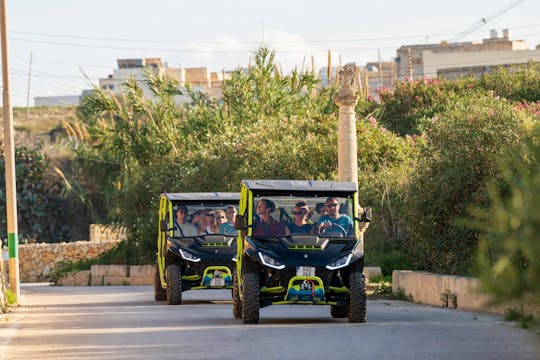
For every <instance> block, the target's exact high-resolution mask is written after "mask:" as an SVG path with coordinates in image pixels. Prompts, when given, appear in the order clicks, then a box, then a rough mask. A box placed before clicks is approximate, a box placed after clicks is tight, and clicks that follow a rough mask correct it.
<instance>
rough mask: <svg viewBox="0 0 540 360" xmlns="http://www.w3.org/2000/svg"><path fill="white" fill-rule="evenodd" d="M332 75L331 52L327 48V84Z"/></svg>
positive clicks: (328, 84)
mask: <svg viewBox="0 0 540 360" xmlns="http://www.w3.org/2000/svg"><path fill="white" fill-rule="evenodd" d="M331 76H332V53H331V52H330V49H328V67H327V68H326V79H327V81H328V83H327V86H330V77H331Z"/></svg>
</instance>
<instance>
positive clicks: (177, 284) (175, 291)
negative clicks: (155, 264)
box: [167, 264, 182, 305]
mask: <svg viewBox="0 0 540 360" xmlns="http://www.w3.org/2000/svg"><path fill="white" fill-rule="evenodd" d="M181 303H182V271H181V270H180V266H178V265H175V264H173V265H169V266H167V304H169V305H179V304H181Z"/></svg>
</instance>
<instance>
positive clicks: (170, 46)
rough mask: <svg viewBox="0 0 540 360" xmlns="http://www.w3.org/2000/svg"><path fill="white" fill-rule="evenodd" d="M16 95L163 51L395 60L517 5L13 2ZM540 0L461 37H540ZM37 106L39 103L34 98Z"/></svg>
mask: <svg viewBox="0 0 540 360" xmlns="http://www.w3.org/2000/svg"><path fill="white" fill-rule="evenodd" d="M7 3H8V4H7V6H8V26H9V28H8V31H9V39H10V40H9V41H10V43H9V51H10V61H11V62H10V65H11V84H12V95H13V97H12V102H13V105H14V106H26V94H27V91H28V72H29V63H30V61H29V59H30V53H32V80H31V85H30V96H31V98H33V97H35V96H59V95H75V94H80V92H81V91H82V90H83V89H85V88H90V87H91V85H90V84H89V83H90V82H94V83H97V79H99V78H103V77H106V76H107V75H108V74H110V73H112V70H113V69H114V68H115V67H116V59H118V58H142V57H160V58H162V59H163V60H164V61H166V62H167V63H169V65H170V66H179V65H180V66H184V67H198V66H206V67H209V68H210V70H212V71H221V70H222V69H225V70H229V69H234V68H236V67H238V66H246V65H247V63H248V61H249V59H250V53H252V52H253V51H254V50H255V49H256V48H257V47H258V46H259V45H260V44H262V43H265V44H268V45H270V47H272V48H273V49H275V50H276V52H277V57H278V61H279V62H280V64H281V66H282V68H283V69H284V70H290V69H292V68H294V67H295V66H296V67H299V68H300V67H301V66H302V63H303V61H304V58H305V59H306V60H305V62H306V64H310V63H311V55H312V54H313V55H314V58H315V64H316V67H322V66H325V65H326V62H327V51H328V49H330V50H331V51H332V55H333V60H332V62H333V63H334V64H337V62H338V59H339V58H340V57H341V62H342V64H345V63H347V62H356V63H357V64H364V63H366V62H367V61H377V56H378V52H379V51H380V53H381V58H382V60H390V59H391V58H393V57H395V54H396V49H397V48H398V47H399V46H401V45H410V44H420V43H426V42H429V43H436V42H440V41H441V40H450V39H452V38H453V37H454V36H455V35H457V34H459V33H461V32H462V31H464V30H466V29H468V28H470V27H471V26H473V25H475V24H476V23H478V22H479V21H480V20H481V19H482V18H489V17H490V16H492V15H494V14H496V13H497V12H498V11H500V10H501V9H503V8H505V7H507V6H509V5H511V4H513V3H515V1H513V0H490V1H486V0H481V1H471V0H468V1H465V0H454V1H437V0H431V1H423V0H408V1H387V0H380V1H369V2H368V1H362V0H357V1H352V0H351V1H345V0H334V1H318V0H311V1H304V0H298V1H294V0H288V1H282V0H273V1H266V0H263V1H257V0H251V1H247V0H238V1H232V0H229V1H227V0H221V1H210V0H199V1H178V0H177V1H173V0H153V1H141V0H130V1H126V0H108V1H105V0H93V1H81V0H46V1H44V0H17V1H14V0H7ZM538 14H540V1H538V0H525V1H522V2H521V3H519V4H518V5H517V6H515V7H513V8H512V9H510V10H509V11H507V12H505V13H504V14H502V15H501V16H499V17H497V18H495V19H494V20H492V21H490V22H489V23H488V24H486V25H484V26H483V27H481V28H480V29H478V30H477V31H476V32H474V33H472V34H470V35H469V36H467V37H464V38H462V39H461V40H463V41H467V40H481V39H482V38H487V37H488V35H489V30H490V29H497V30H499V32H500V31H501V29H503V28H509V29H510V35H511V38H512V39H516V40H517V39H524V40H527V41H528V42H529V47H531V48H533V47H534V46H536V45H537V44H540V18H539V17H538ZM30 103H31V104H32V103H33V101H31V102H30Z"/></svg>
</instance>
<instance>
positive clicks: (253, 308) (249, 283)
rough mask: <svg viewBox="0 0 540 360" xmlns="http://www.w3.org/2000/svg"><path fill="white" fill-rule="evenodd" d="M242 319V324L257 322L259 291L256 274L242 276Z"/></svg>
mask: <svg viewBox="0 0 540 360" xmlns="http://www.w3.org/2000/svg"><path fill="white" fill-rule="evenodd" d="M242 295H243V298H242V319H243V322H244V324H257V323H258V322H259V308H260V302H259V301H260V300H259V299H260V289H259V276H258V275H257V274H256V273H251V272H248V273H244V274H243V275H242Z"/></svg>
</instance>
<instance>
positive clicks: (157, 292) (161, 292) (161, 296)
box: [154, 264, 167, 301]
mask: <svg viewBox="0 0 540 360" xmlns="http://www.w3.org/2000/svg"><path fill="white" fill-rule="evenodd" d="M154 300H156V301H163V300H167V292H166V291H165V289H164V288H162V287H161V279H160V278H159V266H158V264H156V266H155V267H154Z"/></svg>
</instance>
